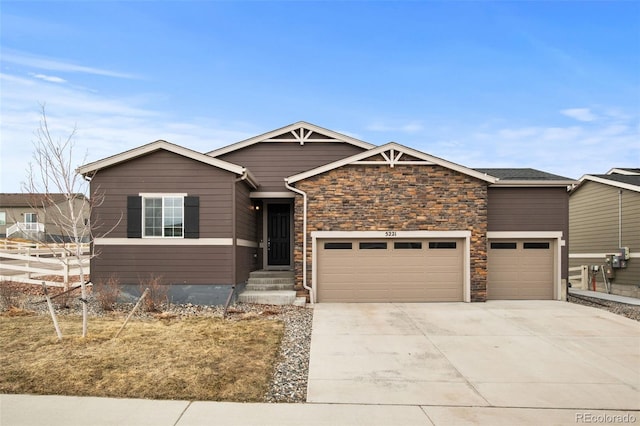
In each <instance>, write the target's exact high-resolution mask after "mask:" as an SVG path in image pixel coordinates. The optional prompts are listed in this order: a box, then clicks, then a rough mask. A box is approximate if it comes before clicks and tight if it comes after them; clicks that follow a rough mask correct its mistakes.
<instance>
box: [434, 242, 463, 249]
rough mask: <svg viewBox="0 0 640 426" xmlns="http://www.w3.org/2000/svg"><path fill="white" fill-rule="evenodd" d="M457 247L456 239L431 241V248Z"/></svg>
mask: <svg viewBox="0 0 640 426" xmlns="http://www.w3.org/2000/svg"><path fill="white" fill-rule="evenodd" d="M456 247H457V245H456V242H455V241H432V242H430V243H429V248H430V249H455V248H456Z"/></svg>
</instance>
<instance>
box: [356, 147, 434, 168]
mask: <svg viewBox="0 0 640 426" xmlns="http://www.w3.org/2000/svg"><path fill="white" fill-rule="evenodd" d="M380 155H381V156H382V158H384V161H370V160H369V161H366V160H365V161H355V162H354V164H369V165H375V164H388V165H389V167H392V168H393V167H395V166H396V164H404V165H433V164H434V163H432V162H430V161H425V160H407V161H400V159H401V158H402V156H403V155H404V152H402V151H396V150H395V149H393V148H392V149H390V150H388V151H381V152H380Z"/></svg>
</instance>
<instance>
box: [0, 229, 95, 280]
mask: <svg viewBox="0 0 640 426" xmlns="http://www.w3.org/2000/svg"><path fill="white" fill-rule="evenodd" d="M76 249H77V246H76V245H75V244H37V243H22V242H15V241H8V240H0V281H14V282H21V283H27V284H42V282H43V281H44V282H45V283H46V284H47V285H49V286H57V287H63V286H65V284H68V283H69V282H70V280H71V278H72V277H74V276H77V275H79V272H80V267H82V269H83V272H84V274H85V275H87V277H88V276H89V258H90V256H89V251H90V247H89V244H82V245H81V246H80V249H81V253H82V256H81V257H80V258H78V257H76V256H75V253H76ZM58 277H59V278H58Z"/></svg>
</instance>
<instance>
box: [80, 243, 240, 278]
mask: <svg viewBox="0 0 640 426" xmlns="http://www.w3.org/2000/svg"><path fill="white" fill-rule="evenodd" d="M96 249H97V252H98V256H97V257H95V258H94V259H92V260H91V280H92V281H93V282H100V281H101V280H102V281H106V280H107V279H109V277H110V276H115V277H117V278H118V279H119V280H120V283H121V284H138V283H139V282H141V281H143V280H145V279H148V278H149V276H151V275H154V276H160V277H162V283H163V284H231V281H232V266H231V265H232V257H233V256H232V254H233V252H232V250H233V248H232V247H231V246H181V247H175V246H145V247H137V246H97V247H96Z"/></svg>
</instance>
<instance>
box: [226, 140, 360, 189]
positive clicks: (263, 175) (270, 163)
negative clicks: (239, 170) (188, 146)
mask: <svg viewBox="0 0 640 426" xmlns="http://www.w3.org/2000/svg"><path fill="white" fill-rule="evenodd" d="M362 151H363V149H362V148H359V147H356V146H354V145H350V144H347V143H336V142H333V143H325V142H310V143H307V144H304V145H300V144H299V143H296V142H262V143H258V144H254V145H251V146H249V147H246V148H243V149H239V150H237V151H233V152H230V153H227V154H224V155H221V156H220V157H218V158H220V159H221V160H224V161H229V162H231V163H234V164H238V165H241V166H244V167H246V168H248V169H249V170H250V171H251V173H253V175H254V176H255V177H256V179H257V180H258V182H259V183H260V187H259V189H258V190H259V191H283V190H286V188H285V186H284V178H285V177H288V176H292V175H295V174H298V173H301V172H304V171H307V170H311V169H313V168H316V167H319V166H322V165H325V164H329V163H332V162H334V161H337V160H340V159H342V158H346V157H349V156H351V155H354V154H357V153H359V152H362Z"/></svg>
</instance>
